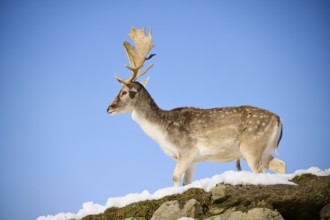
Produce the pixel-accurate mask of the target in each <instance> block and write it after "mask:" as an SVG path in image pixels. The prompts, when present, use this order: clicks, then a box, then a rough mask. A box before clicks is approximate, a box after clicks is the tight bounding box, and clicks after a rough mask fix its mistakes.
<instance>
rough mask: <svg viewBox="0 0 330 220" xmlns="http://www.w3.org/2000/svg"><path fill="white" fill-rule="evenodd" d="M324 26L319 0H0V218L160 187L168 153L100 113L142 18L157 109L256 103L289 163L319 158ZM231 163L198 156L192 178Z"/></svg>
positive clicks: (327, 153)
mask: <svg viewBox="0 0 330 220" xmlns="http://www.w3.org/2000/svg"><path fill="white" fill-rule="evenodd" d="M329 24H330V3H329V1H327V0H315V1H309V0H308V1H307V0H306V1H304V0H297V1H286V0H277V1H262V0H260V1H229V0H228V1H216V0H214V1H211V0H210V1H158V2H156V1H85V0H79V1H78V0H71V1H64V0H63V1H62V0H60V1H41V0H40V1H9V0H5V1H3V0H2V1H1V3H0V83H1V86H0V100H1V109H0V171H1V181H0V207H1V211H0V219H11V220H20V219H35V218H36V217H38V216H40V215H47V214H56V213H58V212H76V211H78V209H79V208H80V207H81V205H82V203H83V202H86V201H93V202H96V203H100V204H105V202H106V200H107V198H109V197H113V196H123V195H126V194H127V193H131V192H141V191H142V190H144V189H147V190H149V191H151V192H153V191H155V190H157V189H159V188H163V187H167V186H172V172H173V169H174V166H175V163H174V161H173V160H171V159H170V158H168V157H167V156H166V155H165V154H164V153H163V152H162V151H161V150H160V148H159V146H158V145H157V144H156V143H154V142H153V141H152V140H151V139H149V138H148V137H147V136H146V135H145V134H144V133H143V132H142V131H141V129H140V128H139V127H138V125H137V124H135V122H134V121H132V119H131V116H130V115H129V114H127V115H116V116H109V115H108V114H107V113H106V109H107V107H108V105H109V104H110V103H111V102H112V99H113V98H114V97H115V96H116V94H117V92H118V90H119V89H120V84H119V83H118V82H117V81H116V80H115V79H114V77H113V76H114V73H117V74H118V75H120V76H122V77H125V76H128V74H129V71H128V70H127V69H126V68H125V67H124V64H128V61H127V57H126V54H125V52H124V49H123V47H122V42H123V41H124V40H128V37H127V34H128V33H129V31H130V27H131V25H135V26H136V27H138V28H141V27H143V26H147V27H149V26H152V27H153V42H154V44H155V45H156V47H155V48H154V50H153V52H154V53H157V56H156V57H154V58H153V63H154V64H155V66H154V67H153V69H151V70H150V71H149V72H148V75H149V76H151V80H150V81H149V84H148V90H149V92H150V93H151V94H152V96H153V97H154V99H155V100H156V102H157V103H158V105H159V106H160V107H162V108H164V109H171V108H175V107H180V106H195V107H201V108H209V107H223V106H238V105H245V104H249V105H255V106H258V107H262V108H266V109H269V110H271V111H273V112H275V113H277V114H278V115H279V116H280V117H281V118H282V120H283V124H284V135H283V138H282V142H281V144H280V146H279V152H280V156H278V157H279V158H280V159H282V160H284V161H286V163H287V166H288V171H289V172H292V171H294V170H297V169H305V168H308V167H310V166H317V167H320V168H321V169H326V168H329V167H330V159H329V158H330V150H329V149H330V148H329V147H330V145H329V124H330V117H329V109H330V88H329V83H330V40H329V39H330V25H329ZM243 168H244V169H245V170H248V168H247V166H246V164H244V166H243ZM232 169H235V164H234V163H229V164H213V163H204V164H200V165H198V166H197V168H196V175H195V177H194V179H195V180H196V179H200V178H205V177H211V176H213V175H214V174H219V173H223V172H225V171H227V170H232Z"/></svg>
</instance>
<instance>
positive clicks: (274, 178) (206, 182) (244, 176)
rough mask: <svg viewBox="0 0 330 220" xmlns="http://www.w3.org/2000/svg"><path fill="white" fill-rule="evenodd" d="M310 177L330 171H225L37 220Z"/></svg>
mask: <svg viewBox="0 0 330 220" xmlns="http://www.w3.org/2000/svg"><path fill="white" fill-rule="evenodd" d="M307 173H309V174H313V175H316V176H329V175H330V169H327V170H324V171H322V170H320V169H319V168H317V167H311V168H309V169H307V170H297V171H295V172H294V173H293V174H267V173H260V174H253V173H251V172H247V171H241V172H234V171H227V172H225V173H223V174H220V175H215V176H213V177H212V178H206V179H201V180H197V181H195V182H193V183H191V184H189V185H187V186H182V187H168V188H163V189H160V190H157V191H156V192H154V193H150V192H149V191H147V190H144V191H143V192H141V193H131V194H128V195H126V196H123V197H113V198H109V199H108V201H107V203H106V205H99V204H95V203H93V202H86V203H84V204H83V206H82V209H80V210H79V211H78V213H76V214H74V213H59V214H57V215H48V216H40V217H39V218H37V220H69V219H82V218H83V217H85V216H87V215H96V214H100V213H103V212H104V211H105V210H106V209H108V208H110V207H118V208H121V207H124V206H126V205H129V204H132V203H135V202H140V201H145V200H154V199H161V198H163V197H165V196H169V195H174V194H181V193H183V192H185V191H187V190H188V189H191V188H200V189H204V190H205V191H207V192H208V191H210V190H211V189H212V188H213V187H215V186H216V185H217V184H219V183H224V184H231V185H247V184H252V185H275V184H287V185H295V183H293V182H290V180H292V179H293V178H294V177H296V176H300V175H302V174H307ZM190 219H191V218H180V220H190Z"/></svg>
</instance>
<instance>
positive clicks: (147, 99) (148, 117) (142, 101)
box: [132, 90, 164, 126]
mask: <svg viewBox="0 0 330 220" xmlns="http://www.w3.org/2000/svg"><path fill="white" fill-rule="evenodd" d="M163 112H164V111H163V110H162V109H160V108H159V107H158V105H157V104H156V102H155V101H154V100H153V98H152V97H151V96H150V94H149V93H148V92H147V91H146V90H143V91H141V94H140V96H139V97H138V99H137V100H136V104H135V106H134V109H133V111H132V118H133V120H134V121H136V122H137V123H138V124H139V125H140V126H142V124H141V123H150V124H159V123H160V121H161V118H162V114H163Z"/></svg>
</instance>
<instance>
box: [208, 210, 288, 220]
mask: <svg viewBox="0 0 330 220" xmlns="http://www.w3.org/2000/svg"><path fill="white" fill-rule="evenodd" d="M237 219H244V220H264V219H272V220H284V218H283V217H282V216H281V214H280V213H278V212H277V211H273V210H270V209H266V208H254V209H250V210H249V211H248V212H242V211H233V212H231V211H229V212H226V213H224V214H221V215H217V216H213V217H210V218H206V219H204V220H237Z"/></svg>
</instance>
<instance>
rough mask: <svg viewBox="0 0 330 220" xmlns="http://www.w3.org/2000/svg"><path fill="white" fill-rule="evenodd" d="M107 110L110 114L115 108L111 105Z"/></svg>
mask: <svg viewBox="0 0 330 220" xmlns="http://www.w3.org/2000/svg"><path fill="white" fill-rule="evenodd" d="M107 112H108V113H109V114H111V113H112V112H113V108H112V107H111V105H110V106H109V107H108V109H107Z"/></svg>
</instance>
